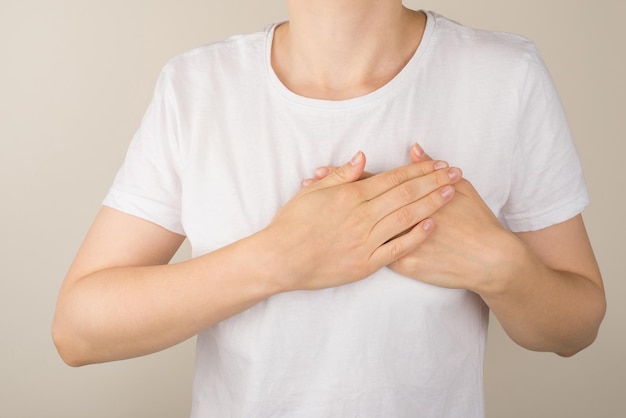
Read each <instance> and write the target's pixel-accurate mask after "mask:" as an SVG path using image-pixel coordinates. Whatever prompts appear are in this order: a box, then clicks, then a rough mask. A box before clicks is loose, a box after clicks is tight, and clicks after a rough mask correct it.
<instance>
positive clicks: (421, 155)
mask: <svg viewBox="0 0 626 418" xmlns="http://www.w3.org/2000/svg"><path fill="white" fill-rule="evenodd" d="M409 154H410V155H411V161H412V162H413V163H419V162H422V161H430V160H432V158H430V156H429V155H428V154H426V152H425V151H424V149H423V148H422V147H421V146H420V145H419V144H418V143H415V144H413V146H412V147H411V150H410V152H409Z"/></svg>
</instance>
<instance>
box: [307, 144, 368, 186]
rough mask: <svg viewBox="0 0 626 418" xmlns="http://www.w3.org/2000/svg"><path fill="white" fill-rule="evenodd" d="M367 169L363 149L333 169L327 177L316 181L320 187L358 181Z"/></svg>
mask: <svg viewBox="0 0 626 418" xmlns="http://www.w3.org/2000/svg"><path fill="white" fill-rule="evenodd" d="M364 170H365V154H363V152H362V151H359V152H357V153H356V154H355V155H354V157H352V159H351V160H350V161H349V162H348V163H346V164H344V165H342V166H341V167H339V168H337V169H336V170H333V171H332V172H331V173H329V174H328V175H327V176H326V177H324V178H323V179H321V180H319V181H318V182H316V183H315V185H316V186H318V187H319V188H323V189H325V188H327V187H333V186H337V185H340V184H345V183H352V182H353V181H357V180H358V179H359V178H360V177H361V175H362V174H363V171H364Z"/></svg>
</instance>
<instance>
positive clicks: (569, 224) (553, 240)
mask: <svg viewBox="0 0 626 418" xmlns="http://www.w3.org/2000/svg"><path fill="white" fill-rule="evenodd" d="M516 235H517V236H518V237H519V238H520V239H521V240H522V241H523V242H524V243H525V244H526V245H527V246H528V247H529V248H530V249H531V251H532V252H533V253H534V254H535V256H536V257H538V258H539V259H540V260H541V261H542V262H543V263H544V264H545V265H546V266H548V267H549V268H551V269H553V270H560V271H567V272H570V273H575V274H578V275H580V276H583V277H586V278H588V279H589V280H591V281H592V282H594V283H595V284H596V285H598V286H599V287H600V288H603V286H602V277H601V275H600V270H599V268H598V264H597V262H596V259H595V256H594V254H593V249H592V248H591V243H590V242H589V237H588V236H587V231H586V229H585V225H584V223H583V218H582V215H577V216H575V217H573V218H572V219H569V220H567V221H565V222H562V223H559V224H556V225H552V226H550V227H547V228H544V229H540V230H538V231H531V232H519V233H517V234H516Z"/></svg>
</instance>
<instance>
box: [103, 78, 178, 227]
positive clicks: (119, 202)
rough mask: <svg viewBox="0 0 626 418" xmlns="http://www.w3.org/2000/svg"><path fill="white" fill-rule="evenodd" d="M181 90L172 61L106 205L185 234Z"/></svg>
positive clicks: (106, 200) (117, 176) (159, 81)
mask: <svg viewBox="0 0 626 418" xmlns="http://www.w3.org/2000/svg"><path fill="white" fill-rule="evenodd" d="M178 125H179V124H178V111H177V103H176V96H175V93H174V89H173V86H172V81H171V77H170V76H169V74H168V71H167V67H166V68H165V69H164V70H163V72H162V73H161V75H160V77H159V80H158V83H157V86H156V89H155V93H154V97H153V99H152V101H151V103H150V105H149V107H148V109H147V111H146V113H145V115H144V117H143V120H142V122H141V125H140V127H139V129H138V131H137V133H136V134H135V136H134V137H133V139H132V141H131V144H130V146H129V148H128V151H127V154H126V158H125V160H124V163H123V165H122V167H121V168H120V170H119V171H118V173H117V175H116V177H115V180H114V182H113V185H112V186H111V188H110V190H109V192H108V194H107V196H106V198H105V199H104V201H103V205H105V206H108V207H111V208H114V209H117V210H120V211H122V212H125V213H128V214H131V215H134V216H137V217H140V218H142V219H145V220H147V221H150V222H153V223H155V224H157V225H160V226H162V227H164V228H166V229H168V230H170V231H173V232H176V233H178V234H181V235H185V233H184V229H183V226H182V223H181V181H180V170H181V159H180V149H179V148H180V147H179V138H180V135H179V126H178Z"/></svg>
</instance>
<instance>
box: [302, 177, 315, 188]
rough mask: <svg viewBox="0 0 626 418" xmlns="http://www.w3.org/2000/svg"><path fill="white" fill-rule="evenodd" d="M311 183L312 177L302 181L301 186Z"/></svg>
mask: <svg viewBox="0 0 626 418" xmlns="http://www.w3.org/2000/svg"><path fill="white" fill-rule="evenodd" d="M311 184H313V179H306V180H303V181H302V187H306V186H309V185H311Z"/></svg>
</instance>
